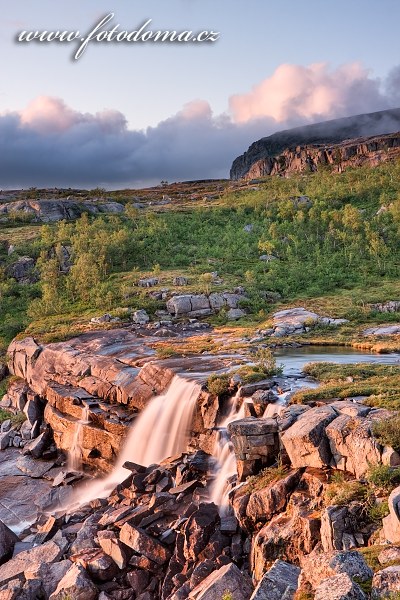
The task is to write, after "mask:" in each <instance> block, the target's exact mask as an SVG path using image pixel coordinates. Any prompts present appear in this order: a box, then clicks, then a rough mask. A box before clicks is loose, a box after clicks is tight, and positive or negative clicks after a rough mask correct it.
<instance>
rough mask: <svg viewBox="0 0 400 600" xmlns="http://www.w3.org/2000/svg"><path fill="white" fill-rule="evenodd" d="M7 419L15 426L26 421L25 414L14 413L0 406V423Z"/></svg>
mask: <svg viewBox="0 0 400 600" xmlns="http://www.w3.org/2000/svg"><path fill="white" fill-rule="evenodd" d="M8 419H9V420H10V421H11V423H12V424H13V425H14V426H15V427H17V428H19V427H20V426H21V425H22V423H24V422H25V421H26V415H25V413H23V412H18V413H17V414H15V413H12V412H10V411H8V410H4V408H0V423H3V422H4V421H8Z"/></svg>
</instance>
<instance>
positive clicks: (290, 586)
mask: <svg viewBox="0 0 400 600" xmlns="http://www.w3.org/2000/svg"><path fill="white" fill-rule="evenodd" d="M299 575H300V569H299V568H298V567H296V566H294V565H291V564H289V563H287V562H284V561H282V560H277V561H275V562H274V564H273V565H272V567H271V568H270V569H269V571H267V572H266V573H265V575H264V577H263V578H262V579H261V581H260V583H259V584H258V586H257V587H256V589H255V590H254V593H253V595H252V596H251V600H283V599H284V600H292V598H293V597H294V595H295V593H296V590H297V587H298V579H299Z"/></svg>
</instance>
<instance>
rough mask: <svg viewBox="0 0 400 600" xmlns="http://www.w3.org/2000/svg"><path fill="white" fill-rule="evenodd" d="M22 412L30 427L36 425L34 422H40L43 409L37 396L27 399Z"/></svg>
mask: <svg viewBox="0 0 400 600" xmlns="http://www.w3.org/2000/svg"><path fill="white" fill-rule="evenodd" d="M23 412H24V413H25V414H26V418H27V420H28V422H29V423H30V425H32V426H33V425H34V424H35V423H36V421H39V422H41V421H42V419H43V407H42V403H41V402H40V400H39V398H38V396H34V397H33V398H29V399H28V400H27V403H26V404H25V406H24V410H23Z"/></svg>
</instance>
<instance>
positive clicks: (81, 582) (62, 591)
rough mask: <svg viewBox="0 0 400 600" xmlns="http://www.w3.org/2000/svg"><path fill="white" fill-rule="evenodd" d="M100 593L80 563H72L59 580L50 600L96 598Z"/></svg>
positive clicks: (94, 599)
mask: <svg viewBox="0 0 400 600" xmlns="http://www.w3.org/2000/svg"><path fill="white" fill-rule="evenodd" d="M98 595H99V593H98V591H97V588H96V586H95V585H94V583H93V582H92V581H91V579H90V578H89V576H88V574H87V573H86V571H85V569H84V568H83V567H81V566H80V565H72V567H70V568H69V569H68V571H67V572H66V573H65V575H64V577H63V578H62V579H61V581H60V582H59V584H58V586H57V588H56V589H55V591H54V592H53V593H52V594H51V596H50V598H49V600H68V598H71V599H72V598H73V599H74V600H96V599H97V597H98Z"/></svg>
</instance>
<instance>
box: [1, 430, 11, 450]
mask: <svg viewBox="0 0 400 600" xmlns="http://www.w3.org/2000/svg"><path fill="white" fill-rule="evenodd" d="M10 439H11V438H10V432H9V431H4V432H3V433H0V450H5V449H6V448H8V446H9V445H10Z"/></svg>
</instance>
